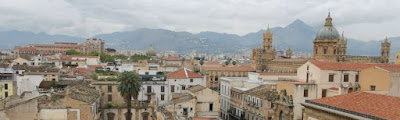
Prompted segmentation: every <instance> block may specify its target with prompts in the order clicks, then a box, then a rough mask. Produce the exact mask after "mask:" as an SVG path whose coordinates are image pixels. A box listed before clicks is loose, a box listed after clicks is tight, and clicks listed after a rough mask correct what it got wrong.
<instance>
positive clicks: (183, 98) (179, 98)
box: [171, 93, 195, 103]
mask: <svg viewBox="0 0 400 120" xmlns="http://www.w3.org/2000/svg"><path fill="white" fill-rule="evenodd" d="M194 98H195V97H194V96H193V95H191V94H189V93H182V94H180V95H179V96H177V97H176V98H172V99H171V102H172V103H181V102H186V101H188V100H191V99H194Z"/></svg>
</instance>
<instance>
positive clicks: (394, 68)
mask: <svg viewBox="0 0 400 120" xmlns="http://www.w3.org/2000/svg"><path fill="white" fill-rule="evenodd" d="M399 75H400V65H389V64H387V65H378V66H374V67H370V68H367V69H363V70H361V72H360V82H359V84H360V90H361V91H368V92H373V93H379V94H386V95H391V96H397V97H400V89H399V87H400V80H399V78H400V76H399Z"/></svg>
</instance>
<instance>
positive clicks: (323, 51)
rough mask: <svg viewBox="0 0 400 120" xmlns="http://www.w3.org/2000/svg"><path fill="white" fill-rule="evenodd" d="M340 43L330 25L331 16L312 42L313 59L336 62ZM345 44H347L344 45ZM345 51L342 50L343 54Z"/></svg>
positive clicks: (338, 36)
mask: <svg viewBox="0 0 400 120" xmlns="http://www.w3.org/2000/svg"><path fill="white" fill-rule="evenodd" d="M339 42H340V35H339V32H338V31H337V30H336V28H335V27H334V26H333V24H332V18H331V14H330V13H328V17H327V18H326V19H325V25H324V27H322V28H321V29H320V30H319V31H318V33H317V35H316V36H315V40H314V52H313V57H314V58H315V59H325V60H327V61H337V57H338V55H339V54H338V50H339V48H341V47H339ZM346 44H347V43H346ZM345 51H346V50H344V52H345Z"/></svg>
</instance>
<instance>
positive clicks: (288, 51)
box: [285, 48, 293, 58]
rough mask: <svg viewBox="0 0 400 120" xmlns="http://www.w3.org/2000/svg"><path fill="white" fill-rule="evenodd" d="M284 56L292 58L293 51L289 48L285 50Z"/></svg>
mask: <svg viewBox="0 0 400 120" xmlns="http://www.w3.org/2000/svg"><path fill="white" fill-rule="evenodd" d="M285 55H286V58H292V56H293V51H292V50H291V49H290V48H289V49H288V50H286V52H285Z"/></svg>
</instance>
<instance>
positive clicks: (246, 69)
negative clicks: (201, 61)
mask: <svg viewBox="0 0 400 120" xmlns="http://www.w3.org/2000/svg"><path fill="white" fill-rule="evenodd" d="M204 69H206V70H227V71H255V69H254V68H253V67H251V66H235V67H204Z"/></svg>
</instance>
